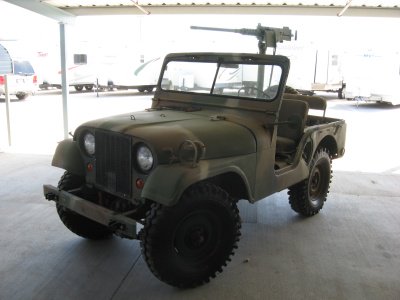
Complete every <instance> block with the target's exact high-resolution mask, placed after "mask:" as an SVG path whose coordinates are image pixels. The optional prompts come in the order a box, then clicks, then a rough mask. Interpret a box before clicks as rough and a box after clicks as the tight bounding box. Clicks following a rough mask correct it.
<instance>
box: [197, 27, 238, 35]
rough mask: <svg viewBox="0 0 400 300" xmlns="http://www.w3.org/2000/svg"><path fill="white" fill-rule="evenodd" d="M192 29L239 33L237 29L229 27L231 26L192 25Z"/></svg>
mask: <svg viewBox="0 0 400 300" xmlns="http://www.w3.org/2000/svg"><path fill="white" fill-rule="evenodd" d="M190 29H198V30H211V31H224V32H234V33H237V30H236V29H229V28H217V27H204V26H190Z"/></svg>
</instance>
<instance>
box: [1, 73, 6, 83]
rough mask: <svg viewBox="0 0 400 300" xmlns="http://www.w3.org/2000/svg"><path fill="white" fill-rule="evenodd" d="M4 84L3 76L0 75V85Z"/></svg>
mask: <svg viewBox="0 0 400 300" xmlns="http://www.w3.org/2000/svg"><path fill="white" fill-rule="evenodd" d="M4 83H5V80H4V76H1V75H0V84H4Z"/></svg>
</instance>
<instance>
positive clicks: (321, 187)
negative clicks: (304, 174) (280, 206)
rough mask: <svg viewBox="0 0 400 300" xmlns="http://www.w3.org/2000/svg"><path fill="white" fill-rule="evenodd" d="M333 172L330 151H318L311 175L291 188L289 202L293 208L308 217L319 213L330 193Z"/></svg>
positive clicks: (311, 167) (313, 161)
mask: <svg viewBox="0 0 400 300" xmlns="http://www.w3.org/2000/svg"><path fill="white" fill-rule="evenodd" d="M331 173H332V170H331V158H330V156H329V153H328V151H326V150H325V149H321V150H319V151H317V152H316V153H315V154H314V157H313V159H312V162H311V164H310V174H309V177H308V178H307V179H306V180H303V181H302V182H299V183H297V184H295V185H293V186H291V187H290V188H289V192H288V194H289V203H290V206H291V207H292V209H293V210H294V211H295V212H297V213H299V214H301V215H303V216H306V217H311V216H313V215H315V214H317V213H318V212H319V211H320V210H321V209H322V207H323V206H324V203H325V201H326V197H327V195H328V193H329V185H330V183H331V178H332V175H331Z"/></svg>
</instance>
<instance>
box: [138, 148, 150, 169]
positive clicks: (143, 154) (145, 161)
mask: <svg viewBox="0 0 400 300" xmlns="http://www.w3.org/2000/svg"><path fill="white" fill-rule="evenodd" d="M136 159H137V163H138V166H139V168H140V169H141V170H142V171H143V172H148V171H150V169H151V168H152V167H153V162H154V159H153V153H151V150H150V149H149V148H148V147H147V146H145V145H141V146H139V148H138V149H137V152H136Z"/></svg>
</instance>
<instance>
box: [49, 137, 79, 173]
mask: <svg viewBox="0 0 400 300" xmlns="http://www.w3.org/2000/svg"><path fill="white" fill-rule="evenodd" d="M51 165H52V166H54V167H58V168H61V169H64V170H66V171H68V172H70V173H72V174H75V175H81V176H84V175H85V168H84V163H83V159H82V156H81V153H80V151H79V148H78V144H77V143H76V142H75V141H73V140H72V139H66V140H63V141H62V142H60V143H59V144H58V146H57V149H56V152H55V153H54V156H53V161H52V162H51Z"/></svg>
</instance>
